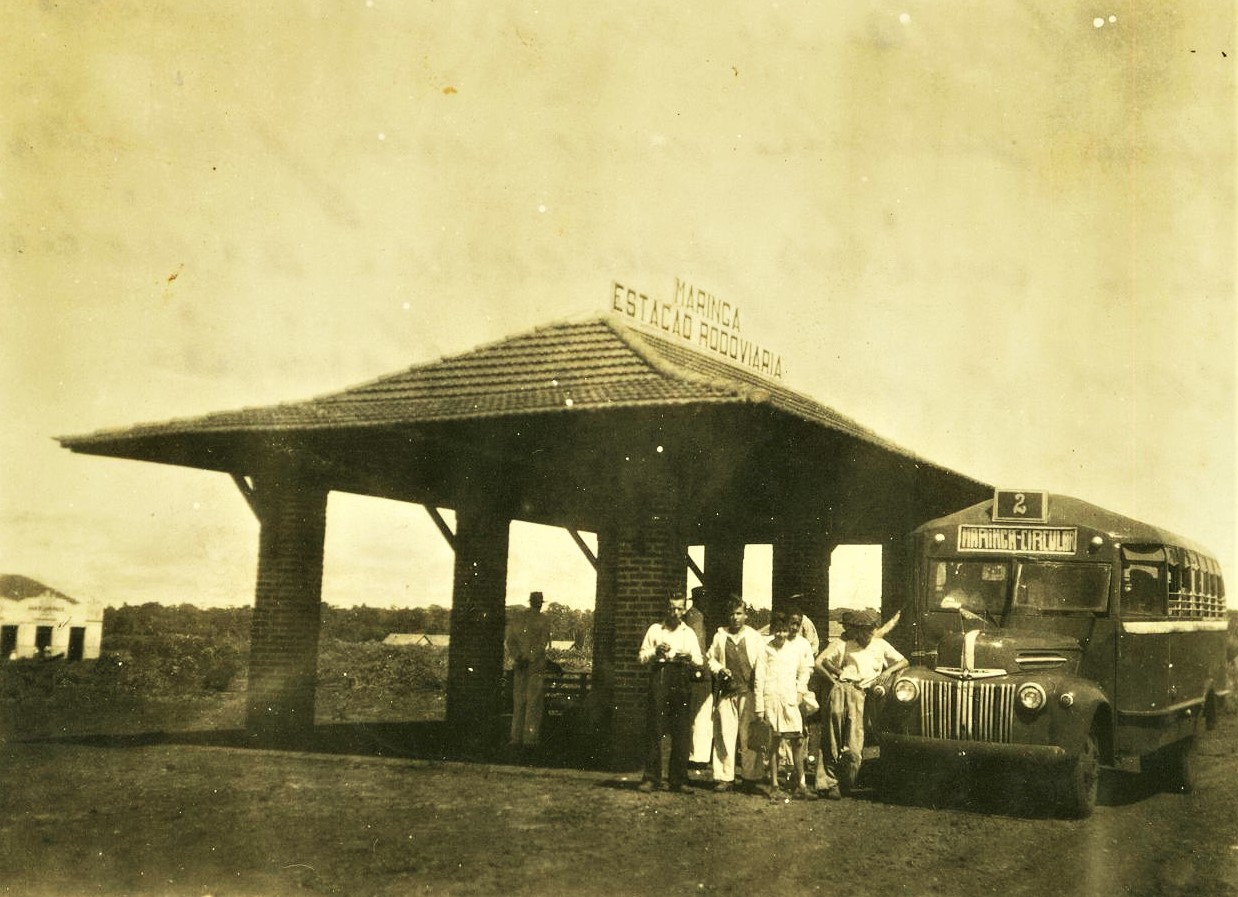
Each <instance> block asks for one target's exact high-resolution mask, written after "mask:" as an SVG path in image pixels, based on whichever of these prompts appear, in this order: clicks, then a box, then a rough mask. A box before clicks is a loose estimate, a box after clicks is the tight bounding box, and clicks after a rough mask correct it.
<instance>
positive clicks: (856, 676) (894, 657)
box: [817, 636, 906, 683]
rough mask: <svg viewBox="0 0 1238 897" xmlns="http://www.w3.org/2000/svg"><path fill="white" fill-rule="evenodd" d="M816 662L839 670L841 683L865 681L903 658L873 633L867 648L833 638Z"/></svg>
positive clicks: (903, 658)
mask: <svg viewBox="0 0 1238 897" xmlns="http://www.w3.org/2000/svg"><path fill="white" fill-rule="evenodd" d="M817 659H818V661H819V662H823V663H828V664H829V665H830V666H832V667H834V668H835V669H839V670H842V673H841V674H840V675H839V677H838V678H839V681H841V682H856V683H866V682H868V681H869V680H870V679H875V678H876V677H878V676H880V675H881V674H882V673H883V672H885V671H886V670H887V669H889V668H890V667H892V666H894V664H896V663H902V662H903V661H904V660H906V658H905V657H903V655H902V654H899V653H898V651H896V650H895V649H894V646H893V645H891V644H890V643H889V642H887V641H886V640H885V639H883V638H878V637H876V636H873V640H872V641H871V642H869V643H868V647H866V648H861V647H860V643H859V642H854V641H843V640H842V639H840V638H837V639H834V641H832V642H830V643H829V645H827V646H826V648H825V650H824V651H822V652H821V654H820V655H819V656H818V658H817Z"/></svg>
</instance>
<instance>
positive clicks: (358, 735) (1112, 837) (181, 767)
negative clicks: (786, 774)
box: [0, 699, 1238, 897]
mask: <svg viewBox="0 0 1238 897" xmlns="http://www.w3.org/2000/svg"><path fill="white" fill-rule="evenodd" d="M234 711H235V707H234V706H233V705H231V704H228V703H227V702H226V700H225V699H221V702H220V703H219V704H218V705H217V706H215V707H214V709H213V713H214V716H213V717H212V718H211V719H212V721H213V722H215V723H219V722H223V723H224V724H225V725H227V724H228V722H227V721H228V720H229V719H231V714H233V712H234ZM331 715H332V714H328V717H329V716H331ZM433 742H434V734H433V724H421V725H415V724H408V725H397V724H387V725H381V724H371V725H365V724H354V723H331V722H330V721H329V719H328V720H323V721H322V724H321V725H320V726H319V727H318V731H317V733H316V735H315V738H314V743H313V744H307V745H306V750H305V751H286V750H284V751H274V750H263V749H257V748H252V747H246V746H245V742H244V739H243V737H242V736H240V735H239V734H238V733H236V732H235V731H229V730H223V731H219V730H216V731H196V732H182V733H176V734H163V733H153V734H152V733H146V734H130V735H120V736H118V735H109V736H84V737H70V736H65V735H63V734H62V735H59V736H52V737H47V736H44V737H37V738H31V737H25V738H14V737H10V738H9V739H8V740H7V741H6V742H5V743H3V745H0V757H2V758H3V770H4V773H3V775H4V787H3V788H2V789H0V894H12V895H29V897H40V895H85V894H103V895H122V894H124V895H198V897H200V895H208V894H209V895H216V897H225V895H228V897H233V895H284V894H341V895H409V894H438V895H477V894H509V895H537V897H547V895H552V897H554V895H613V894H619V895H626V894H633V895H637V894H642V895H643V894H659V895H678V894H717V895H749V894H761V893H780V894H784V893H785V894H824V895H831V897H836V895H846V897H865V895H882V897H889V895H900V894H907V895H982V894H983V895H992V894H998V895H1002V897H1017V895H1035V897H1044V895H1088V897H1093V895H1095V897H1101V895H1104V897H1110V895H1115V894H1122V895H1132V897H1152V895H1158V897H1159V895H1183V897H1186V895H1190V897H1222V895H1225V897H1235V895H1238V809H1236V808H1238V715H1235V714H1233V713H1232V712H1231V713H1227V714H1226V715H1224V716H1223V717H1222V719H1221V724H1220V726H1219V727H1218V729H1217V730H1215V731H1214V732H1211V733H1209V734H1208V736H1207V737H1206V738H1205V740H1204V741H1203V742H1202V743H1201V745H1200V750H1199V756H1198V759H1199V763H1198V768H1199V785H1198V788H1197V790H1196V791H1195V792H1194V793H1192V794H1170V793H1159V792H1155V791H1152V790H1150V789H1149V788H1148V787H1147V786H1146V783H1145V782H1144V780H1143V779H1142V777H1140V776H1137V775H1133V774H1126V773H1118V772H1111V773H1107V774H1106V776H1105V792H1106V797H1105V798H1104V802H1103V803H1102V805H1101V806H1099V807H1098V808H1097V810H1096V812H1095V814H1094V816H1093V817H1092V818H1090V819H1087V820H1082V821H1072V820H1064V819H1058V818H1053V817H1052V816H1051V815H1048V814H1047V813H1045V812H1043V811H1042V809H1041V808H1040V807H1039V804H1038V802H1037V801H1036V800H1034V799H1031V798H1032V796H1034V794H1033V789H1031V788H1030V785H1029V783H1028V782H1026V781H1024V780H1022V779H1020V778H1018V777H1014V778H1006V779H986V780H984V781H982V782H980V783H978V785H977V787H974V788H971V789H970V790H965V789H962V788H960V787H955V786H956V785H957V784H958V783H953V784H952V783H946V785H947V787H945V788H944V789H942V791H941V793H939V794H938V795H936V796H935V797H930V798H928V799H926V800H924V801H922V802H920V803H917V802H914V801H911V802H908V801H902V800H900V801H897V802H885V801H882V800H879V799H878V798H877V796H876V795H875V794H874V793H873V792H872V790H870V789H861V790H860V791H859V792H858V793H857V794H856V795H855V796H853V797H852V798H850V799H847V800H844V801H842V802H838V803H834V802H828V801H815V802H799V801H785V800H778V801H773V800H770V799H769V798H767V797H761V796H755V795H748V794H739V793H729V794H714V793H712V791H710V790H709V786H708V783H707V782H706V781H701V782H699V787H698V788H697V789H696V793H694V794H693V795H672V794H666V793H654V794H648V795H646V794H640V793H638V792H637V791H636V788H635V785H636V776H635V775H634V774H626V775H625V774H621V773H614V772H599V771H582V770H576V769H569V768H551V767H550V766H547V765H545V764H543V763H539V762H535V761H528V762H527V764H526V763H511V764H508V765H502V764H491V763H466V762H448V761H444V760H441V759H434V758H433V753H434V751H433V749H429V750H427V749H426V748H427V746H428V745H432V744H433ZM879 763H880V761H879V760H878V761H875V762H874V763H871V764H869V766H867V767H866V772H867V773H868V778H869V781H872V776H873V775H874V773H875V772H877V771H879Z"/></svg>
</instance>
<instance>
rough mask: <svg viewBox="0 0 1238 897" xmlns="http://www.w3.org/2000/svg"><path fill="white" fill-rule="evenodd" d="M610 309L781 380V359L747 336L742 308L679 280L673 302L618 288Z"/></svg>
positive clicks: (618, 286) (704, 351)
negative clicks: (741, 316) (743, 330)
mask: <svg viewBox="0 0 1238 897" xmlns="http://www.w3.org/2000/svg"><path fill="white" fill-rule="evenodd" d="M611 310H612V311H614V312H617V313H618V314H620V315H622V316H623V317H625V318H628V319H630V320H632V321H635V322H636V323H638V324H642V325H644V326H646V327H652V328H654V329H656V330H659V331H661V332H662V334H663V335H664V336H667V337H677V338H679V339H681V340H683V341H684V342H685V343H687V344H688V345H690V346H692V347H693V348H694V349H696V350H697V351H699V352H702V353H705V354H707V355H717V356H720V357H722V358H725V359H727V360H728V361H730V362H732V363H734V364H738V365H740V366H742V367H744V368H747V369H748V370H750V371H752V372H754V373H757V374H764V375H765V376H767V377H773V378H775V379H777V380H781V379H782V356H781V355H779V354H778V353H776V352H771V351H770V350H769V349H768V348H766V347H764V346H761V345H759V344H757V343H756V342H754V341H752V340H750V339H748V338H747V337H745V336H744V335H743V332H742V329H741V326H740V311H739V306H738V305H734V304H732V303H731V302H728V301H726V300H724V299H719V298H718V297H717V296H715V295H714V294H713V293H708V292H706V291H705V290H702V289H698V288H697V287H695V286H693V285H692V284H690V283H688V282H687V281H683V280H680V279H679V278H678V277H676V278H675V298H674V300H673V301H671V302H667V301H665V300H663V299H659V298H657V297H656V296H653V297H651V296H649V295H647V294H645V293H640V292H637V291H636V290H634V289H632V288H631V287H626V286H624V285H623V284H621V283H618V282H616V283H614V284H613V288H612V292H611Z"/></svg>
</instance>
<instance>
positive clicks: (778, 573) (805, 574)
mask: <svg viewBox="0 0 1238 897" xmlns="http://www.w3.org/2000/svg"><path fill="white" fill-rule="evenodd" d="M773 547H774V558H773V570H772V571H771V580H772V582H771V590H770V592H771V595H772V596H773V602H772V603H773V610H776V611H777V610H784V609H785V607H786V604H787V600H788V599H789V598H790V597H791V596H792V595H802V596H803V597H801V598H800V599H799V604H800V608H801V609H802V610H803V611H804V613H805V614H807V615H808V617H809V619H811V620H812V622H813V624H814V625H815V626H816V627H817V632H818V633H819V634H820V635H821V638H822V639H824V638H825V637H826V634H827V632H828V629H829V616H830V554H831V552H833V550H834V544H833V542H831V541H830V539H829V538H828V537H827V536H826V534H825V533H807V532H794V533H784V534H783V535H781V536H780V537H778V538H777V539H776V540H775V541H774V546H773Z"/></svg>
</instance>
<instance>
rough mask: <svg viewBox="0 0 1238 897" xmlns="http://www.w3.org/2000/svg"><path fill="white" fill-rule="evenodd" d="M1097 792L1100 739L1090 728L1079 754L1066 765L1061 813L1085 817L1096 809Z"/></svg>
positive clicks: (1098, 790)
mask: <svg viewBox="0 0 1238 897" xmlns="http://www.w3.org/2000/svg"><path fill="white" fill-rule="evenodd" d="M1099 792H1100V740H1099V739H1098V738H1097V736H1096V730H1095V729H1092V731H1090V732H1088V737H1087V740H1086V741H1085V742H1084V744H1083V749H1082V750H1081V751H1080V752H1079V755H1078V756H1076V757H1074V758H1073V759H1072V760H1071V761H1070V763H1069V764H1068V765H1067V767H1066V775H1065V776H1064V777H1063V779H1062V795H1061V801H1060V807H1061V811H1062V814H1063V815H1064V816H1067V817H1069V818H1071V819H1086V818H1087V817H1089V816H1091V815H1092V811H1093V810H1094V809H1096V797H1097V794H1098V793H1099Z"/></svg>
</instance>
